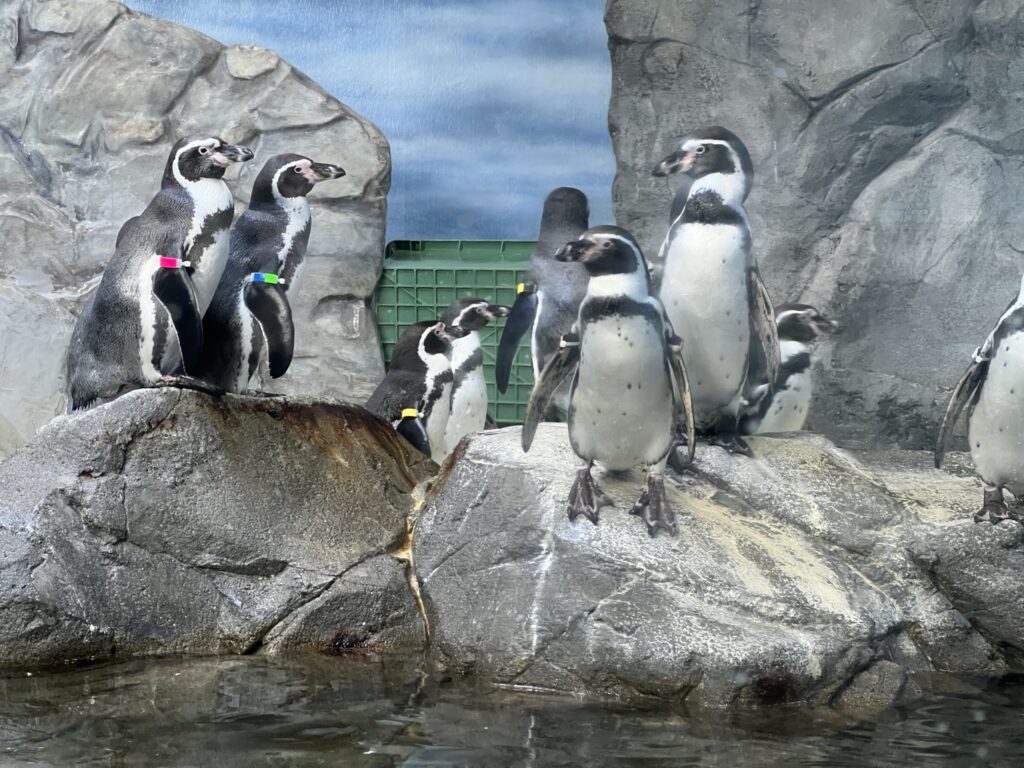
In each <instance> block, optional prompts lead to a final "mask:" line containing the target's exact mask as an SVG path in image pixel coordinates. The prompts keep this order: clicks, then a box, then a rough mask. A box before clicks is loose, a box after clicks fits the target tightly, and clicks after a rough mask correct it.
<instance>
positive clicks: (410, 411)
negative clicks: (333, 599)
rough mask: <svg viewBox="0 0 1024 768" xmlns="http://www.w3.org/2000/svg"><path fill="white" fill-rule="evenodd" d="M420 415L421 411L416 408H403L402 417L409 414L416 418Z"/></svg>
mask: <svg viewBox="0 0 1024 768" xmlns="http://www.w3.org/2000/svg"><path fill="white" fill-rule="evenodd" d="M419 415H420V413H419V411H417V410H416V409H415V408H403V409H402V418H403V419H404V418H406V417H407V416H408V417H412V418H414V419H415V418H416V417H417V416H419Z"/></svg>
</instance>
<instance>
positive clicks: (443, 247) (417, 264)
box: [374, 240, 534, 425]
mask: <svg viewBox="0 0 1024 768" xmlns="http://www.w3.org/2000/svg"><path fill="white" fill-rule="evenodd" d="M533 247H534V242H533V241H529V240H395V241H394V242H391V243H389V244H388V247H387V251H386V252H385V258H384V274H383V275H381V278H380V282H379V283H378V284H377V292H376V294H375V295H374V311H375V313H376V315H377V326H378V328H379V329H380V338H381V346H382V347H383V349H384V359H385V360H388V361H390V360H391V351H392V350H393V349H394V347H395V342H396V341H397V340H398V337H399V336H400V335H401V333H402V331H403V330H404V329H405V328H406V326H409V325H411V324H412V323H416V322H419V321H420V320H436V319H437V318H439V317H440V316H441V313H442V312H444V310H445V309H446V308H447V307H448V305H449V304H451V303H452V302H453V301H455V299H459V298H465V297H479V298H481V299H486V300H487V301H489V302H491V303H492V304H504V305H505V306H508V307H511V306H512V304H513V302H515V299H516V285H517V284H518V283H519V282H521V281H522V279H523V277H524V276H525V275H526V272H527V271H528V270H529V268H530V254H531V253H532V252H533ZM504 324H505V321H504V319H502V318H499V319H498V320H496V321H494V322H492V323H489V324H488V325H487V327H486V328H484V329H483V330H482V331H481V332H480V342H481V346H482V347H483V353H484V371H485V374H486V376H487V397H488V410H489V411H490V414H491V417H492V418H493V419H494V420H495V421H496V422H497V423H498V424H501V425H505V424H521V423H522V422H523V419H524V418H525V416H526V405H527V403H528V402H529V400H530V392H531V391H532V390H533V365H532V364H531V362H530V345H529V344H528V343H527V339H525V338H524V340H523V344H522V345H521V346H520V348H519V351H518V353H517V354H516V358H515V361H514V363H513V364H512V371H511V374H510V376H509V383H508V389H507V390H506V391H505V394H503V395H499V394H498V388H497V386H496V385H495V383H494V361H495V356H496V355H497V352H498V341H499V340H500V339H501V330H502V328H503V327H504Z"/></svg>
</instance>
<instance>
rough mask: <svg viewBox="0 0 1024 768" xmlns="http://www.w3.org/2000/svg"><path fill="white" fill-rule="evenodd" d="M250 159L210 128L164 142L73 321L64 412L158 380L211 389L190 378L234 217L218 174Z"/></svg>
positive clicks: (247, 152)
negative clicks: (151, 181) (144, 193)
mask: <svg viewBox="0 0 1024 768" xmlns="http://www.w3.org/2000/svg"><path fill="white" fill-rule="evenodd" d="M251 158H252V152H251V151H250V150H249V149H248V148H247V147H241V146H233V145H229V144H225V143H224V141H222V140H221V139H218V138H216V137H213V136H189V137H187V138H184V139H181V140H180V141H178V142H177V143H176V144H175V145H174V147H173V148H172V149H171V153H170V156H169V157H168V159H167V165H166V168H165V169H164V175H163V180H162V182H161V186H160V191H159V192H158V193H157V194H156V196H155V197H154V198H153V199H152V200H151V201H150V203H149V205H148V206H146V209H145V210H144V211H143V212H142V213H141V214H139V215H138V216H136V217H134V218H132V219H129V220H128V221H127V222H125V224H124V226H122V227H121V230H120V232H118V235H117V241H116V245H115V247H114V256H113V258H111V260H110V262H109V263H108V264H107V267H106V269H104V271H103V277H102V278H101V280H100V284H99V286H97V288H96V291H95V292H94V293H93V295H92V296H91V298H90V299H89V301H88V303H87V304H86V305H85V307H84V308H83V310H82V314H81V315H80V316H79V318H78V321H77V322H76V323H75V330H74V332H73V333H72V336H71V344H70V346H69V348H68V361H67V372H68V374H67V375H68V379H67V385H68V387H67V388H68V409H69V410H76V409H79V408H86V407H88V406H90V405H92V404H94V403H99V402H105V401H109V400H112V399H114V398H115V397H117V396H118V395H120V394H123V393H124V392H127V391H130V390H132V389H138V388H140V387H148V386H155V385H158V384H168V385H180V386H189V387H192V388H196V389H203V390H207V391H209V390H210V388H209V387H207V386H206V385H204V384H203V383H202V382H200V381H198V380H197V379H194V378H192V376H193V375H194V374H195V373H197V372H198V369H199V363H200V356H201V354H202V346H203V326H202V317H203V312H204V311H205V309H206V303H204V297H205V302H208V301H209V298H210V296H212V294H213V287H214V286H215V285H216V281H217V280H218V279H219V278H220V273H221V271H223V268H224V263H223V260H222V258H221V253H222V251H224V250H225V249H224V248H223V247H222V246H224V245H226V236H227V231H228V227H229V226H230V225H231V219H232V217H233V216H234V198H233V197H232V195H231V190H230V189H228V185H227V184H225V183H224V181H223V176H224V171H225V169H226V168H227V166H228V165H230V164H232V163H237V162H244V161H246V160H249V159H251ZM182 371H184V373H185V374H187V375H180V374H181V373H182Z"/></svg>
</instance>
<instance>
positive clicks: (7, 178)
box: [0, 0, 391, 456]
mask: <svg viewBox="0 0 1024 768" xmlns="http://www.w3.org/2000/svg"><path fill="white" fill-rule="evenodd" d="M0 78H2V80H3V82H4V88H3V89H2V91H3V92H2V93H0V180H2V181H0V242H2V243H3V245H4V247H3V249H2V253H0V297H2V298H3V305H4V307H5V310H4V316H3V318H2V322H0V327H3V329H4V334H3V336H4V341H3V342H2V343H3V344H4V345H5V348H4V349H3V350H0V351H3V352H5V353H10V354H4V356H3V360H4V362H3V363H0V365H2V366H3V369H2V378H3V381H4V387H3V389H2V391H0V412H3V413H4V414H5V417H4V418H3V419H0V456H3V455H9V454H10V452H11V451H12V450H13V449H14V448H16V447H17V446H19V445H22V444H23V443H24V442H26V440H27V439H28V438H29V437H30V436H31V435H32V434H33V433H34V432H35V430H36V429H37V428H38V427H39V426H41V425H42V424H45V423H46V422H47V421H48V420H49V419H50V418H51V417H52V416H54V415H55V414H58V413H61V412H63V410H64V402H63V366H64V354H65V350H66V345H67V342H68V340H69V339H70V337H71V329H72V326H73V324H74V319H75V316H76V315H77V313H78V312H79V311H80V310H81V307H82V305H83V304H84V302H85V299H86V298H87V297H88V294H89V292H90V291H91V290H92V288H93V287H94V286H95V284H96V283H97V282H98V279H99V276H100V274H101V272H102V270H103V267H104V265H105V264H106V262H107V260H108V259H109V258H110V256H111V255H112V254H113V250H114V240H115V237H116V235H117V232H118V230H119V229H120V227H121V225H122V224H123V223H124V222H125V221H126V220H127V219H128V218H130V217H131V216H134V215H136V214H138V213H139V212H140V211H141V210H142V209H143V208H144V207H145V205H146V203H148V201H149V200H150V198H152V196H153V194H154V193H155V191H156V190H157V189H158V188H159V184H160V177H161V174H162V172H163V166H164V163H165V162H166V159H167V152H168V150H169V149H170V147H171V145H172V144H173V143H174V141H176V140H177V139H178V138H180V137H181V136H184V135H187V134H189V133H195V132H210V133H213V134H216V135H220V136H222V137H223V138H225V139H226V140H229V141H232V142H238V143H244V144H247V145H248V146H250V147H251V148H252V149H253V150H254V151H255V152H256V158H255V159H254V160H253V161H252V162H250V163H248V164H246V165H245V166H244V168H241V169H238V168H235V169H232V170H230V171H229V173H228V177H227V179H228V183H229V185H230V186H231V188H232V191H233V192H234V194H235V199H236V208H235V214H236V216H237V215H239V214H240V213H241V212H242V211H243V210H244V209H245V205H246V203H247V202H248V199H249V192H250V190H251V188H252V182H253V179H254V178H255V175H256V174H257V173H258V172H259V170H260V168H261V167H262V165H263V163H264V162H265V161H266V160H267V159H268V158H270V157H271V156H272V155H274V154H277V153H280V152H298V153H301V154H306V155H309V156H311V157H312V158H313V159H315V160H319V161H325V162H335V163H339V164H340V165H342V166H343V167H344V168H345V170H346V171H347V175H346V176H345V177H344V178H343V179H339V180H335V181H332V182H331V183H330V184H324V185H323V186H322V187H320V188H318V189H317V190H316V192H315V193H314V194H313V195H311V196H310V202H311V207H312V215H313V228H312V235H311V237H310V241H309V251H308V253H307V256H306V262H305V264H304V267H303V271H304V274H303V277H302V280H301V281H300V282H299V283H298V284H297V285H296V290H294V291H291V292H289V301H290V303H291V306H292V312H293V315H294V320H295V326H296V348H295V359H294V361H293V363H292V366H291V369H290V370H289V372H288V374H287V375H286V376H285V377H284V378H282V379H279V380H277V381H275V382H274V384H273V390H274V391H275V392H283V393H287V394H304V395H322V396H328V397H339V398H346V399H352V400H360V401H361V400H362V399H364V398H365V397H367V396H368V395H369V394H370V392H372V390H373V388H374V386H376V384H377V382H378V381H379V380H380V379H381V378H382V377H383V375H384V368H383V361H382V359H381V354H380V341H379V337H378V335H377V327H376V322H375V321H374V318H373V315H372V313H371V312H369V310H368V309H367V299H368V297H370V296H371V294H372V292H373V288H374V286H375V284H376V282H377V278H378V277H379V275H380V271H381V268H382V264H383V258H384V249H383V243H384V224H385V211H386V194H387V191H388V187H389V185H390V172H391V170H390V152H389V148H388V144H387V141H386V140H385V138H384V137H383V136H382V135H381V133H380V131H379V130H377V128H376V127H375V126H374V125H372V124H371V123H370V122H369V121H367V120H366V119H364V118H363V117H361V116H359V115H358V114H356V113H355V112H353V111H352V110H350V109H349V108H348V107H346V106H345V105H344V104H342V103H340V102H339V101H337V100H336V99H335V98H333V97H332V96H330V95H329V94H328V93H326V92H325V91H324V90H323V89H321V88H320V87H319V86H317V85H316V84H315V83H314V82H312V81H311V80H309V78H307V77H306V76H305V75H303V74H302V73H301V72H299V71H297V70H296V69H294V68H293V67H292V66H291V65H289V64H288V63H287V62H286V61H283V60H282V59H281V58H280V57H278V56H277V54H275V53H273V52H272V51H268V50H265V49H262V48H257V47H254V46H231V47H227V48H225V47H224V46H223V45H221V44H220V43H218V42H216V41H214V40H212V39H210V38H208V37H205V36H204V35H201V34H200V33H198V32H195V31H194V30H191V29H187V28H185V27H181V26H178V25H176V24H172V23H170V22H166V21H162V20H159V19H155V18H152V17H149V16H146V15H144V14H140V13H135V12H133V11H130V10H128V9H127V8H125V7H124V6H123V5H121V4H120V3H118V2H114V1H113V0H89V1H88V2H83V1H82V0H45V1H44V0H0ZM239 173H241V176H240V177H239V176H238V174H239ZM40 316H45V321H43V322H41V321H39V319H38V318H39V317H40ZM15 337H16V338H15ZM17 339H20V341H18V340H17ZM12 413H13V414H15V415H14V416H11V415H9V414H12Z"/></svg>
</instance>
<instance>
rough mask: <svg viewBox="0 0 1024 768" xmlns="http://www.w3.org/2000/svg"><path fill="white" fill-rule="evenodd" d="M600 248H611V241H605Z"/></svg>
mask: <svg viewBox="0 0 1024 768" xmlns="http://www.w3.org/2000/svg"><path fill="white" fill-rule="evenodd" d="M601 247H602V248H611V247H612V241H611V240H605V241H604V242H603V243H601Z"/></svg>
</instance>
